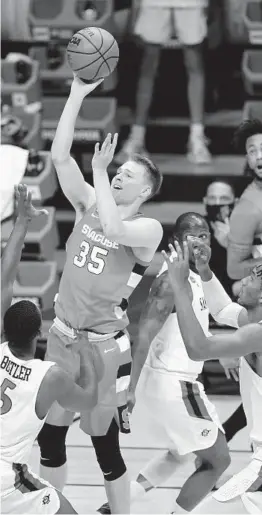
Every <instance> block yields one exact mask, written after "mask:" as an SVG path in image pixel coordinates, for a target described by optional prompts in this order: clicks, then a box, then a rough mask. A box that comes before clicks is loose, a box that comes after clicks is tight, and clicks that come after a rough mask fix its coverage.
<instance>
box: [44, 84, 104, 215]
mask: <svg viewBox="0 0 262 515" xmlns="http://www.w3.org/2000/svg"><path fill="white" fill-rule="evenodd" d="M100 83H101V80H100V81H98V82H96V83H93V84H88V85H87V84H84V82H82V81H81V80H80V79H78V78H77V77H76V76H75V77H74V80H73V82H72V86H71V91H70V95H69V98H68V100H67V102H66V104H65V107H64V110H63V112H62V115H61V118H60V120H59V122H58V126H57V129H56V134H55V138H54V141H53V144H52V148H51V154H52V160H53V163H54V165H55V168H56V171H57V175H58V179H59V183H60V186H61V188H62V190H63V192H64V194H65V196H66V197H67V198H68V200H69V201H70V202H71V204H72V205H73V207H74V208H75V210H76V212H77V213H79V212H83V210H86V209H88V208H89V207H90V206H91V205H92V204H93V203H94V202H95V191H94V188H93V187H92V186H91V185H90V184H87V182H85V180H84V177H83V174H82V172H81V170H80V168H79V166H78V165H77V163H76V161H75V160H74V159H73V157H72V156H71V155H70V150H71V146H72V143H73V137H74V130H75V123H76V119H77V116H78V113H79V110H80V107H81V105H82V102H83V100H84V98H85V96H86V95H88V94H89V93H91V91H93V90H94V89H95V88H96V87H97V86H98V85H99V84H100Z"/></svg>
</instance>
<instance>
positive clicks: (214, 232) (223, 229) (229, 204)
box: [203, 180, 236, 297]
mask: <svg viewBox="0 0 262 515" xmlns="http://www.w3.org/2000/svg"><path fill="white" fill-rule="evenodd" d="M235 200H236V199H235V192H234V188H233V186H232V185H231V184H229V183H228V182H227V181H224V180H221V181H220V180H215V181H214V182H211V183H210V184H209V186H208V187H207V191H206V196H205V197H204V199H203V202H204V205H205V208H206V220H207V222H208V225H209V229H210V233H211V249H212V256H211V259H210V263H211V264H210V266H211V268H212V270H213V271H214V273H215V275H216V276H217V278H218V279H219V281H220V282H221V283H222V285H223V287H224V288H225V290H226V292H227V293H228V295H230V296H231V297H232V284H233V281H232V279H230V278H229V277H228V275H227V245H228V236H229V230H230V226H229V218H230V216H231V213H232V211H233V208H234V205H235Z"/></svg>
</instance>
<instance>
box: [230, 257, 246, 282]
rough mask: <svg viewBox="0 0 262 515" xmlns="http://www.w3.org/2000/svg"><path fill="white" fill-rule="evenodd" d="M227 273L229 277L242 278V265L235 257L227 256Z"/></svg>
mask: <svg viewBox="0 0 262 515" xmlns="http://www.w3.org/2000/svg"><path fill="white" fill-rule="evenodd" d="M227 274H228V276H229V277H230V279H234V280H238V279H242V277H243V274H242V266H241V262H240V261H239V260H236V259H231V258H228V260H227Z"/></svg>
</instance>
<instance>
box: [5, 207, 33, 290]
mask: <svg viewBox="0 0 262 515" xmlns="http://www.w3.org/2000/svg"><path fill="white" fill-rule="evenodd" d="M28 224H29V220H28V219H27V218H24V217H19V216H18V218H17V219H16V222H15V225H14V228H13V231H12V233H11V236H10V238H9V240H8V242H7V244H6V246H5V249H4V251H3V255H2V259H1V283H2V288H6V287H8V286H9V285H11V284H13V282H14V280H15V277H16V274H17V267H18V264H19V262H20V259H21V254H22V249H23V245H24V240H25V235H26V233H27V229H28Z"/></svg>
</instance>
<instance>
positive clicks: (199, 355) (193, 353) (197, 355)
mask: <svg viewBox="0 0 262 515" xmlns="http://www.w3.org/2000/svg"><path fill="white" fill-rule="evenodd" d="M187 353H188V356H189V358H190V359H192V361H203V360H204V359H205V358H204V352H203V350H202V348H201V346H197V347H190V348H187Z"/></svg>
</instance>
